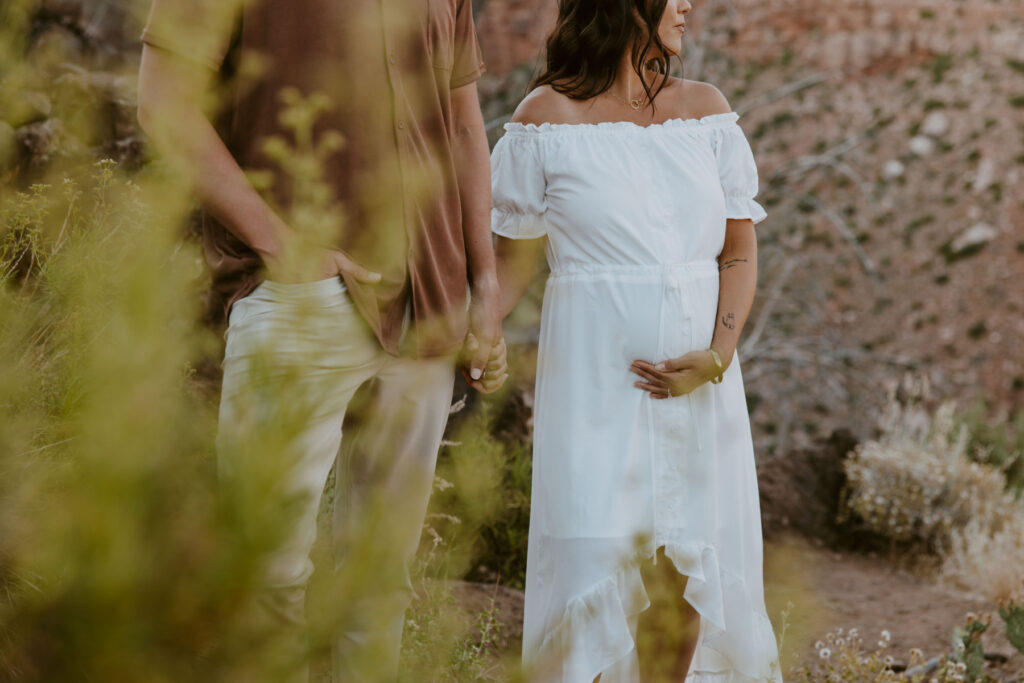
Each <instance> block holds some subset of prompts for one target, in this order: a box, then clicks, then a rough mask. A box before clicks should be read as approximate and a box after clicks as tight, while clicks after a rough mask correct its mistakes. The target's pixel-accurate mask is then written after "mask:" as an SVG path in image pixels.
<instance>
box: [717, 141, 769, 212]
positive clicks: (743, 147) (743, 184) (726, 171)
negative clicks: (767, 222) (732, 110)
mask: <svg viewBox="0 0 1024 683" xmlns="http://www.w3.org/2000/svg"><path fill="white" fill-rule="evenodd" d="M718 177H719V178H720V179H721V181H722V190H723V191H724V193H725V210H726V218H735V219H744V218H749V219H750V220H752V221H754V223H760V222H761V221H763V220H764V219H765V218H766V217H767V216H768V214H767V213H766V212H765V210H764V208H763V207H762V206H761V205H760V204H758V203H757V202H756V201H754V197H756V196H757V192H758V187H759V185H758V180H757V164H756V163H754V153H753V151H752V150H751V149H750V143H749V142H747V138H746V136H745V135H744V134H743V129H742V128H740V127H739V126H738V125H736V124H735V123H733V124H732V125H729V126H726V127H724V128H722V131H721V137H720V139H719V142H718Z"/></svg>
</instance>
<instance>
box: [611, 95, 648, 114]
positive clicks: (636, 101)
mask: <svg viewBox="0 0 1024 683" xmlns="http://www.w3.org/2000/svg"><path fill="white" fill-rule="evenodd" d="M604 92H605V94H606V95H610V96H611V97H614V98H615V99H617V100H618V101H619V102H622V103H623V104H624V105H626V106H628V107H631V108H633V109H635V110H639V109H640V107H641V106H642V105H643V103H644V100H646V99H647V95H646V94H644V95H641V96H640V97H634V98H633V99H630V100H628V101H627V100H624V99H622V98H621V97H619V96H618V95H616V94H615V93H613V92H612V91H611V90H605V91H604Z"/></svg>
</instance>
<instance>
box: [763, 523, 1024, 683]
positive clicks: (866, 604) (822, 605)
mask: <svg viewBox="0 0 1024 683" xmlns="http://www.w3.org/2000/svg"><path fill="white" fill-rule="evenodd" d="M765 555H766V563H765V564H766V576H765V591H766V596H767V600H768V603H769V608H768V609H769V615H770V616H771V618H772V621H773V622H775V624H776V628H779V626H780V615H781V614H782V611H783V610H784V609H785V606H786V603H787V601H791V602H792V603H793V605H794V607H793V608H792V609H791V610H790V614H789V617H788V619H787V621H788V623H789V626H788V628H787V633H786V636H785V639H784V644H783V650H784V654H783V666H784V669H789V667H791V666H792V665H793V664H795V663H797V662H807V661H813V658H814V656H815V654H816V653H815V652H814V648H813V644H814V642H815V640H817V639H818V638H821V637H822V636H824V635H825V633H827V632H828V631H830V630H834V629H836V628H840V627H841V628H844V629H847V630H848V629H850V628H854V627H856V628H857V629H858V630H859V631H860V633H861V634H862V636H863V638H864V641H865V646H866V647H874V646H875V643H876V642H877V641H878V639H879V635H880V634H881V632H882V631H883V630H887V631H889V633H890V634H891V635H892V641H891V643H890V644H889V646H888V647H887V648H886V649H885V653H886V654H891V655H892V656H893V657H894V658H895V659H896V661H897V662H906V661H907V658H908V653H909V650H910V649H911V648H915V647H916V648H919V649H920V650H922V652H924V655H925V658H926V659H929V658H932V657H936V656H939V655H941V654H943V653H948V652H950V651H951V650H952V634H953V628H954V627H955V626H957V625H959V624H963V622H964V621H965V617H966V615H967V614H968V613H974V614H977V615H981V614H984V613H986V612H987V613H991V614H992V623H991V625H990V627H989V629H988V631H987V632H986V633H985V635H984V636H983V643H984V649H985V652H986V653H990V654H994V655H1003V656H1005V657H1006V661H1005V662H1004V663H1001V664H999V665H998V666H995V667H994V668H993V669H992V670H991V671H989V674H990V675H991V676H992V677H993V678H995V679H996V680H1001V681H1024V655H1022V654H1021V653H1019V652H1017V651H1016V650H1015V649H1014V648H1013V646H1012V645H1010V643H1009V642H1008V641H1007V640H1006V638H1005V635H1004V630H1003V622H1002V620H1001V619H1000V618H999V616H998V613H997V611H996V606H995V605H993V604H990V603H988V602H986V601H985V600H981V599H977V598H972V597H970V596H965V595H963V594H962V593H961V592H960V591H958V590H957V589H955V588H951V587H948V586H944V585H941V584H940V583H938V582H935V581H932V580H929V579H927V578H922V577H921V576H920V574H919V573H911V572H910V571H908V570H907V569H903V568H900V567H899V566H897V565H896V564H895V563H894V562H892V561H890V560H887V559H886V558H884V557H879V556H877V555H872V554H866V555H862V554H856V553H848V552H836V551H833V550H830V549H827V548H824V547H818V546H817V545H816V544H814V543H813V542H809V541H806V540H804V539H797V538H788V539H783V540H776V541H774V542H772V543H770V544H769V545H768V546H767V548H766V553H765Z"/></svg>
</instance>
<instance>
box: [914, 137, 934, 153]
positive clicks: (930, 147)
mask: <svg viewBox="0 0 1024 683" xmlns="http://www.w3.org/2000/svg"><path fill="white" fill-rule="evenodd" d="M910 151H911V152H913V153H914V154H916V155H917V156H919V157H926V156H929V155H930V154H931V153H932V152H934V151H935V141H934V140H932V139H931V138H930V137H928V136H927V135H916V136H914V137H913V138H911V139H910Z"/></svg>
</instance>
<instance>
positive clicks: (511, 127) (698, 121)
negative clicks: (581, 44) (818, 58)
mask: <svg viewBox="0 0 1024 683" xmlns="http://www.w3.org/2000/svg"><path fill="white" fill-rule="evenodd" d="M739 118H740V115H739V114H738V113H737V112H735V111H728V112H722V113H719V114H708V115H707V116H701V117H698V118H689V119H685V118H678V117H677V118H671V119H666V120H664V121H660V122H658V123H651V124H648V125H646V126H643V125H640V124H639V123H633V122H632V121H601V122H598V123H520V122H518V121H509V122H508V123H506V124H505V126H504V128H505V132H530V133H553V132H557V131H613V130H618V131H649V130H672V129H677V128H699V127H708V126H714V125H724V124H728V123H733V122H735V121H737V120H738V119H739Z"/></svg>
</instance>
